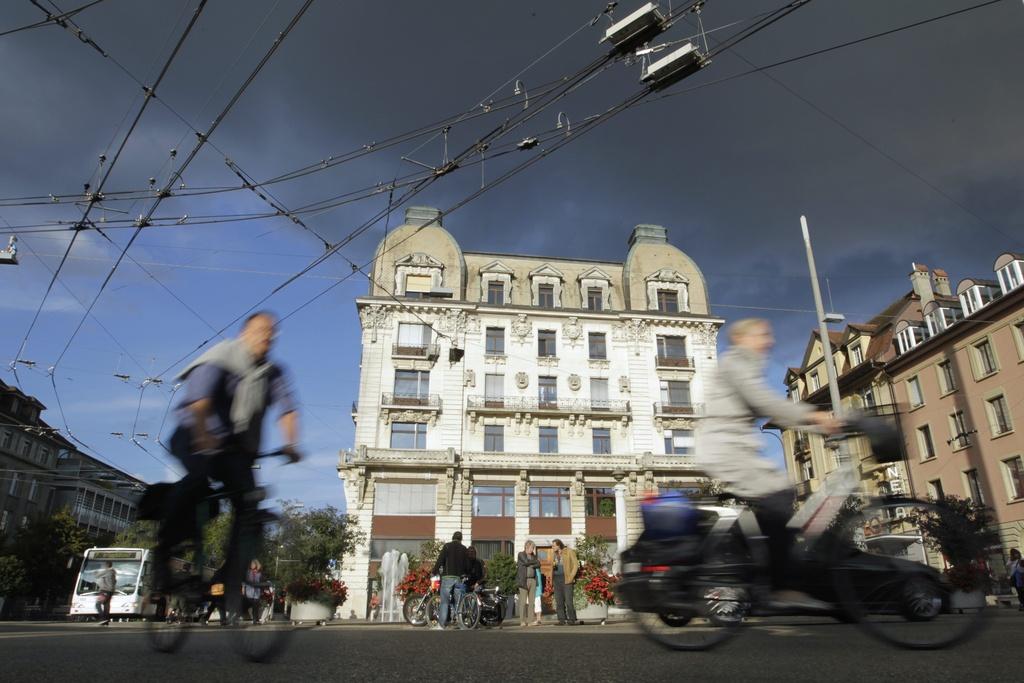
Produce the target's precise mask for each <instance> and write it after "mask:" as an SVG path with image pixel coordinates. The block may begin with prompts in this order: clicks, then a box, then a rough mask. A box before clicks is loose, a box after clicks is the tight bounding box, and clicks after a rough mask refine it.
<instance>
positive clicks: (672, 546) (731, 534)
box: [617, 422, 987, 650]
mask: <svg viewBox="0 0 1024 683" xmlns="http://www.w3.org/2000/svg"><path fill="white" fill-rule="evenodd" d="M858 429H860V430H862V431H864V432H865V433H867V434H868V436H869V437H870V438H871V440H872V443H873V444H874V443H876V442H881V441H883V440H887V439H886V438H885V437H883V436H880V435H879V434H878V433H877V430H876V427H875V426H872V425H870V424H869V423H863V422H862V423H860V425H859V426H858ZM851 435H852V434H850V433H848V434H845V435H842V436H840V437H837V438H836V439H835V444H834V445H836V446H838V447H839V448H840V452H843V450H844V449H845V446H846V444H845V440H846V439H848V438H849V437H850V436H851ZM888 441H891V439H888ZM875 451H876V452H879V451H878V449H875ZM840 463H841V464H840V467H839V468H838V469H836V470H835V471H834V472H832V474H831V475H829V476H828V477H827V478H826V479H825V481H824V482H823V484H822V488H821V490H820V491H818V492H817V493H815V494H814V495H812V496H811V497H810V498H809V499H808V500H807V502H806V503H805V505H804V507H803V508H801V510H800V511H799V512H798V513H797V514H796V515H795V516H794V517H793V519H792V520H791V522H790V528H792V529H794V530H795V532H796V533H797V543H796V547H795V549H794V561H793V563H792V566H793V571H795V572H796V576H795V577H794V579H795V581H794V585H796V586H799V587H800V588H801V590H803V591H805V592H806V593H808V594H809V595H811V596H812V597H813V598H816V599H817V600H819V601H820V602H821V605H820V606H816V607H796V608H794V607H789V608H788V609H785V610H783V611H780V610H778V609H776V608H775V607H773V606H772V605H771V604H770V603H769V601H768V600H767V599H766V596H767V595H768V593H769V589H768V578H767V577H768V576H769V573H768V572H769V568H770V564H769V562H770V561H769V555H768V548H767V544H766V542H765V539H764V536H763V534H762V533H761V530H760V527H759V526H758V524H757V520H756V519H755V517H754V513H753V512H752V511H751V509H750V508H749V507H748V506H747V505H745V504H744V503H743V502H742V501H739V502H736V503H735V504H732V505H726V504H724V503H723V501H722V499H724V498H730V496H729V495H728V494H724V495H723V496H721V497H720V498H719V500H705V501H690V500H688V499H686V498H684V497H682V496H679V497H670V496H666V497H661V498H658V499H654V500H652V501H648V502H646V503H645V504H644V505H643V513H644V520H645V531H644V533H643V535H641V537H640V539H639V540H638V541H637V543H636V544H635V545H634V546H633V547H632V548H630V549H629V550H627V551H626V552H625V553H623V557H622V561H623V570H624V571H623V578H622V581H621V582H620V583H619V584H618V586H617V592H618V595H619V596H620V597H621V598H622V600H623V601H624V602H625V603H626V604H627V605H628V606H629V607H630V608H631V609H632V610H633V611H634V612H637V613H639V624H640V627H641V629H642V630H643V632H644V633H645V634H646V635H647V636H648V637H650V638H652V639H653V640H654V641H656V642H658V643H660V644H662V645H664V646H666V647H669V648H672V649H676V650H707V649H710V648H712V647H715V646H716V645H719V644H721V643H723V642H724V641H726V640H727V639H729V638H730V637H731V636H733V635H735V634H736V632H737V629H738V627H739V626H740V625H741V624H742V623H743V622H744V621H745V620H746V619H748V618H749V617H757V616H775V615H778V614H817V615H830V616H833V617H836V618H839V619H842V620H844V621H855V622H856V623H858V624H859V625H860V626H861V627H862V629H863V630H864V631H865V632H867V633H868V634H869V635H871V636H873V637H875V638H877V639H879V640H882V641H884V642H887V643H890V644H892V645H896V646H898V647H904V648H911V649H932V648H941V647H947V646H951V645H954V644H956V643H959V642H963V641H965V640H966V639H968V638H969V637H971V636H973V635H975V634H977V633H978V631H979V630H980V627H981V625H982V624H983V621H984V619H985V617H986V615H987V612H986V610H985V605H984V602H982V604H981V605H958V604H957V596H956V593H957V592H956V590H955V588H954V587H953V586H952V585H951V584H950V582H949V579H948V577H947V576H946V575H945V574H944V573H942V572H939V571H938V570H936V569H934V568H933V567H931V566H929V565H928V564H927V563H926V560H927V559H928V554H934V553H933V551H932V550H931V549H930V547H929V545H928V544H927V543H926V542H925V539H924V538H923V536H922V532H921V531H920V527H919V522H920V520H923V519H926V518H931V519H942V520H943V521H945V522H947V526H948V527H949V528H951V529H955V528H956V520H954V519H950V518H949V517H950V515H951V514H952V513H951V512H950V511H949V510H948V509H946V508H943V507H942V506H938V505H936V504H934V503H932V502H929V501H922V500H916V499H912V498H906V497H900V496H889V497H870V496H861V495H860V494H859V491H860V472H859V468H858V467H857V465H856V464H855V463H854V462H853V461H852V459H850V458H847V457H841V458H840ZM957 541H958V542H960V543H963V544H970V543H971V542H972V539H970V538H967V537H964V538H961V539H957ZM931 559H932V560H933V561H936V560H937V559H938V558H934V557H933V558H931Z"/></svg>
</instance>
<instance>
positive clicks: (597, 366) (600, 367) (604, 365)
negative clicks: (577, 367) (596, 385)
mask: <svg viewBox="0 0 1024 683" xmlns="http://www.w3.org/2000/svg"><path fill="white" fill-rule="evenodd" d="M587 364H588V365H589V366H590V369H591V370H596V371H599V372H602V371H603V372H607V371H608V368H610V367H611V363H610V362H609V361H606V360H601V359H600V358H588V359H587Z"/></svg>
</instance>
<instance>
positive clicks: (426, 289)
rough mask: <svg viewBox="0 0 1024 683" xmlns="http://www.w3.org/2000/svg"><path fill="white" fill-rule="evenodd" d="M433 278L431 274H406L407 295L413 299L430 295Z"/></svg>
mask: <svg viewBox="0 0 1024 683" xmlns="http://www.w3.org/2000/svg"><path fill="white" fill-rule="evenodd" d="M432 288H433V278H432V277H431V276H430V275H406V276H405V295H406V296H407V297H409V298H411V299H425V298H428V297H429V296H430V290H431V289H432Z"/></svg>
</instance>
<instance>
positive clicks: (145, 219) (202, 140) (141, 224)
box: [56, 0, 313, 364]
mask: <svg viewBox="0 0 1024 683" xmlns="http://www.w3.org/2000/svg"><path fill="white" fill-rule="evenodd" d="M202 2H203V3H204V4H205V2H206V0H202ZM312 4H313V0H305V2H304V3H303V4H302V6H301V7H300V8H299V10H298V12H296V13H295V15H294V16H293V17H292V19H291V21H290V22H289V23H288V25H287V26H286V27H285V28H284V30H283V31H282V32H281V33H280V34H279V35H278V37H277V38H276V39H275V40H274V42H273V43H272V44H271V46H270V48H269V49H268V50H267V52H266V53H265V54H264V55H263V58H262V59H261V60H260V61H259V62H258V63H257V64H256V66H255V68H254V69H253V70H252V72H251V73H250V74H249V76H248V77H247V78H246V79H245V81H244V82H243V83H242V85H241V86H240V87H239V88H238V89H237V91H236V92H235V94H234V95H233V96H232V97H231V99H230V100H229V101H228V103H227V105H225V106H224V108H223V109H222V110H221V112H220V114H218V115H217V117H216V118H215V119H214V120H213V123H211V124H210V128H209V129H208V130H207V131H206V132H205V133H201V134H197V137H198V140H197V141H196V144H195V146H194V147H193V148H192V150H191V151H190V152H189V154H188V156H187V157H186V158H185V160H184V161H183V162H182V164H181V165H180V166H179V167H178V168H177V169H176V170H175V171H174V173H172V174H171V177H170V178H169V179H168V180H167V182H166V183H165V184H164V186H163V188H162V189H161V190H160V192H159V193H158V194H157V197H156V200H155V201H154V202H153V204H152V205H151V206H150V207H149V210H148V211H147V212H146V215H145V216H141V217H140V218H139V220H138V225H137V227H136V229H135V232H133V233H132V236H131V237H130V238H129V240H128V242H127V244H126V245H125V246H124V248H123V249H122V250H121V254H120V255H119V256H118V258H117V260H116V261H115V262H114V265H113V266H112V267H111V269H110V272H108V273H107V276H106V277H105V278H104V280H103V282H102V283H101V284H100V289H99V291H98V292H97V293H96V295H95V297H93V300H92V302H91V303H90V304H89V310H90V311H91V310H92V308H93V306H95V305H96V302H97V301H98V300H99V298H100V296H101V295H102V294H103V291H104V290H105V289H106V287H107V285H108V284H109V283H110V280H111V278H113V276H114V273H115V272H116V271H117V268H118V266H120V264H121V261H122V260H124V257H125V255H126V254H127V253H128V250H129V249H131V246H132V244H134V242H135V240H136V238H138V236H139V234H140V233H141V232H142V229H143V228H145V227H146V226H147V225H148V223H149V219H150V218H151V217H152V215H153V213H154V212H155V211H156V209H157V207H159V206H160V203H161V202H162V201H163V199H164V197H165V196H167V193H168V192H169V191H170V188H171V187H173V186H174V184H175V183H177V182H178V180H179V179H180V178H181V174H182V173H183V172H184V171H185V169H186V168H188V166H189V164H191V163H192V161H193V160H194V159H195V158H196V156H197V155H198V154H199V151H200V150H201V149H202V148H203V146H204V145H205V144H206V141H207V140H208V139H209V137H210V136H211V135H213V133H214V132H215V131H216V130H217V128H218V127H219V126H220V124H221V123H222V122H223V121H224V119H225V117H226V116H227V115H228V113H229V112H230V111H231V109H232V108H233V107H234V105H235V104H236V103H237V102H238V100H239V99H240V98H241V97H242V94H243V93H244V92H245V91H246V89H247V88H248V87H249V85H250V84H252V82H253V81H254V80H255V79H256V77H257V76H258V75H259V73H260V72H261V71H262V70H263V67H264V66H266V64H267V62H268V61H269V60H270V58H271V57H272V56H273V55H274V54H275V53H276V52H277V50H278V48H279V47H280V46H281V45H282V44H283V43H284V41H285V39H286V38H287V37H288V35H289V34H290V33H291V32H292V29H294V28H295V26H296V25H297V24H298V23H299V20H300V19H301V18H302V16H303V15H304V14H305V13H306V11H307V10H308V9H309V7H310V6H311V5H312ZM190 26H191V24H190ZM84 323H85V316H83V317H82V319H81V320H79V322H78V325H77V326H76V328H75V330H74V332H72V334H71V337H70V338H69V339H68V341H67V343H66V344H65V345H64V349H63V350H62V351H61V352H60V355H59V356H58V357H57V363H56V364H60V361H61V360H62V359H63V358H64V355H65V354H66V353H67V351H68V349H69V348H70V347H71V344H72V342H73V341H74V339H75V337H76V336H77V335H78V332H79V330H81V329H82V325H83V324H84Z"/></svg>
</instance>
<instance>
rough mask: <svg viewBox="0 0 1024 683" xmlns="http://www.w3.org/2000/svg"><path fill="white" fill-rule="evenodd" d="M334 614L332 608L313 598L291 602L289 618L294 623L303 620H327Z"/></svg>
mask: <svg viewBox="0 0 1024 683" xmlns="http://www.w3.org/2000/svg"><path fill="white" fill-rule="evenodd" d="M333 614H334V610H333V609H332V608H331V607H330V606H329V605H325V604H324V603H322V602H316V601H313V600H310V601H307V602H293V603H292V612H291V620H292V621H293V622H295V623H301V622H304V621H314V622H322V621H327V620H329V619H330V618H331V616H332V615H333Z"/></svg>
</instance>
